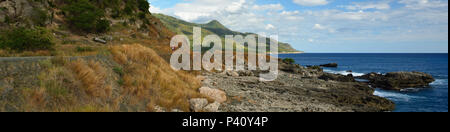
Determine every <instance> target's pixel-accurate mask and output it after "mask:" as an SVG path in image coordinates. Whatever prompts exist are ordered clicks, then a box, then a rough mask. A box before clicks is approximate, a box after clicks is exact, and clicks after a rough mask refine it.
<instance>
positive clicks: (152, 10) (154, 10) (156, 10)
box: [148, 6, 163, 13]
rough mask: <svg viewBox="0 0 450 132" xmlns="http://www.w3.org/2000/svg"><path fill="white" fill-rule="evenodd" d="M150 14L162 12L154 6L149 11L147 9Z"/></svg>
mask: <svg viewBox="0 0 450 132" xmlns="http://www.w3.org/2000/svg"><path fill="white" fill-rule="evenodd" d="M148 10H149V11H150V12H151V13H162V12H163V11H162V10H161V9H160V8H158V7H155V6H150V9H148Z"/></svg>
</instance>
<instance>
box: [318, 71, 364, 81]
mask: <svg viewBox="0 0 450 132" xmlns="http://www.w3.org/2000/svg"><path fill="white" fill-rule="evenodd" d="M319 79H322V80H325V81H329V80H333V81H339V82H355V81H356V80H355V78H354V77H353V75H352V74H349V75H347V76H344V75H338V74H331V73H324V74H323V75H322V76H320V77H319Z"/></svg>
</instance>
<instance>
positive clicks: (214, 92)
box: [199, 87, 227, 103]
mask: <svg viewBox="0 0 450 132" xmlns="http://www.w3.org/2000/svg"><path fill="white" fill-rule="evenodd" d="M199 90H200V93H201V94H203V95H206V96H208V97H210V98H211V99H214V100H215V101H216V102H219V103H223V102H225V101H227V95H226V93H225V92H224V91H222V90H219V89H212V88H209V87H201V88H200V89H199Z"/></svg>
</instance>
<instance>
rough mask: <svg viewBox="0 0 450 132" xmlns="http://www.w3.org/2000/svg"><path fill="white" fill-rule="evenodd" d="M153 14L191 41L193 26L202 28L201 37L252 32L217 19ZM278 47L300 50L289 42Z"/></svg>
mask: <svg viewBox="0 0 450 132" xmlns="http://www.w3.org/2000/svg"><path fill="white" fill-rule="evenodd" d="M154 16H155V17H157V18H159V19H160V20H161V22H163V23H164V25H165V26H166V27H167V28H168V29H169V30H171V31H173V32H175V33H177V34H185V35H187V36H188V37H189V38H190V39H191V41H192V36H193V32H192V29H193V27H201V28H202V37H204V36H206V35H210V34H216V35H219V36H220V37H221V38H222V40H225V39H224V38H225V35H243V36H246V35H250V34H254V33H241V32H236V31H232V30H230V29H228V28H227V27H225V26H224V25H223V24H221V23H220V22H219V21H217V20H212V21H211V22H209V23H206V24H196V23H190V22H186V21H183V20H180V19H177V18H175V17H172V16H167V15H164V14H154ZM255 35H256V34H255ZM267 44H270V42H269V41H268V42H267ZM278 48H279V52H280V53H299V52H301V51H298V50H296V49H294V48H292V46H291V45H290V44H287V43H282V42H279V47H278Z"/></svg>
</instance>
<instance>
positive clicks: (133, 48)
mask: <svg viewBox="0 0 450 132" xmlns="http://www.w3.org/2000/svg"><path fill="white" fill-rule="evenodd" d="M109 51H110V53H111V54H110V55H109V57H106V58H103V59H101V61H99V60H89V59H78V60H71V61H70V60H68V59H64V58H62V57H55V58H53V59H51V60H45V61H42V62H40V63H41V65H42V66H43V67H44V70H42V71H41V72H40V73H39V74H36V75H31V77H30V78H31V80H33V81H36V82H37V83H38V85H25V84H22V83H19V84H15V83H16V81H19V80H17V79H23V78H22V77H7V78H6V82H7V83H6V84H5V85H1V86H0V95H1V96H0V111H38V112H41V111H57V112H61V111H62V112H64V111H80V112H116V111H125V112H127V111H156V110H157V108H160V109H164V110H166V111H171V110H173V109H178V110H182V111H190V109H189V102H188V100H189V99H191V98H197V97H204V96H203V95H201V94H200V93H198V88H200V82H199V80H197V79H195V77H194V76H192V75H191V74H188V73H186V72H184V71H174V70H173V69H172V68H171V67H170V65H169V64H168V63H167V62H166V61H165V60H164V59H162V58H161V57H160V56H159V55H158V54H157V53H156V52H155V51H153V50H152V49H150V48H147V47H145V46H142V45H139V44H133V45H117V46H112V47H111V48H110V49H109ZM113 62H114V63H113ZM2 81H3V80H2ZM11 87H14V88H11Z"/></svg>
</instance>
